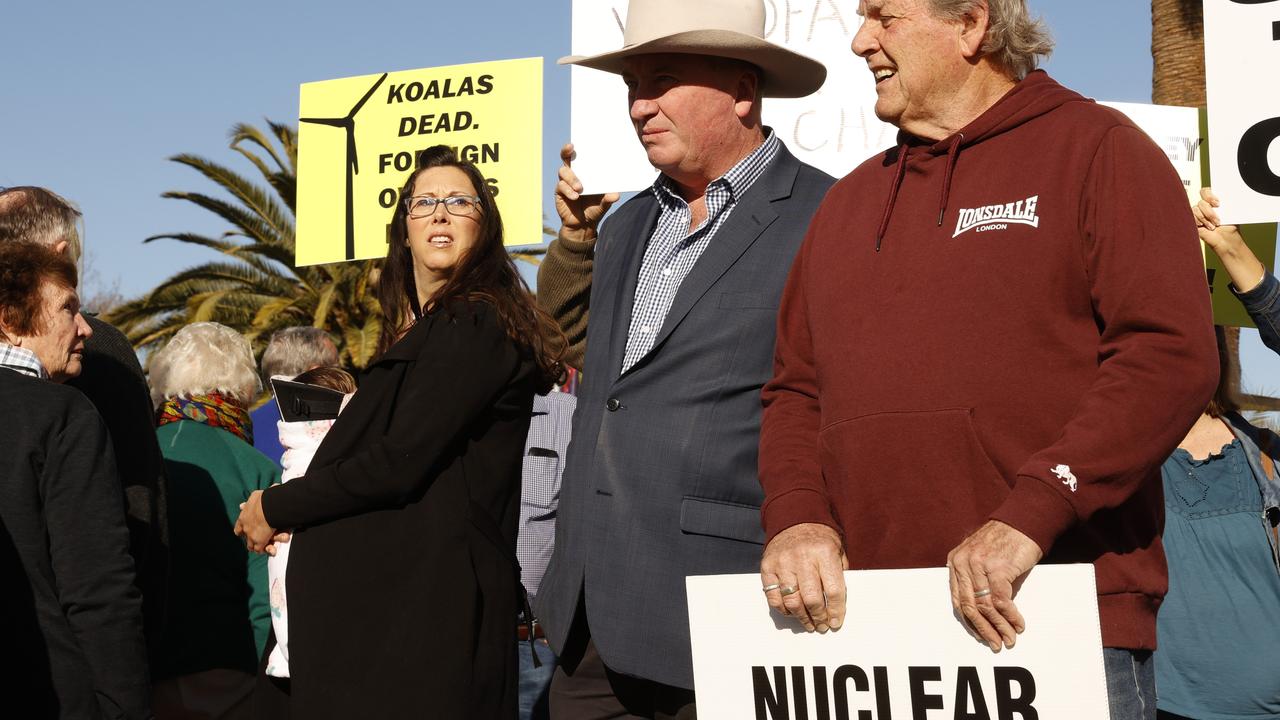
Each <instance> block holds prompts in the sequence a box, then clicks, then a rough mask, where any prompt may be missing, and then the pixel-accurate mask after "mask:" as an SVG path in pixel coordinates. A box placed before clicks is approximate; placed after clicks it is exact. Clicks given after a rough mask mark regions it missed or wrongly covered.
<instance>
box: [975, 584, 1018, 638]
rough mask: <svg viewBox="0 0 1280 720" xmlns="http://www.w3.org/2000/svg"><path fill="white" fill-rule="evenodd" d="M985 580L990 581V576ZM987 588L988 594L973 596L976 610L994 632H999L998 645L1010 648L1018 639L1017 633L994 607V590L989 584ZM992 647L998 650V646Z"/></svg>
mask: <svg viewBox="0 0 1280 720" xmlns="http://www.w3.org/2000/svg"><path fill="white" fill-rule="evenodd" d="M987 580H988V581H990V578H987ZM987 589H988V591H989V594H987V595H983V596H982V597H976V596H975V597H974V601H973V602H974V604H975V605H977V607H978V612H980V613H982V617H983V618H984V619H985V620H986V621H987V622H988V623H989V624H990V625H991V627H992V628H994V629H995V631H996V633H998V634H999V636H1000V645H1003V646H1004V647H1009V648H1011V647H1013V645H1014V643H1016V642H1017V641H1018V633H1017V632H1016V631H1015V630H1014V629H1013V626H1012V625H1010V624H1009V620H1008V619H1007V618H1006V617H1005V616H1004V614H1003V613H1001V612H1000V610H999V609H998V608H997V607H996V605H995V602H996V601H995V598H996V595H995V591H993V590H991V585H990V584H988V585H987ZM992 649H993V650H997V651H998V650H999V646H997V647H996V648H992Z"/></svg>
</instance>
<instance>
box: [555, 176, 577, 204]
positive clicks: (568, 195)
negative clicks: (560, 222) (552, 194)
mask: <svg viewBox="0 0 1280 720" xmlns="http://www.w3.org/2000/svg"><path fill="white" fill-rule="evenodd" d="M556 195H559V196H560V197H561V199H563V200H564V202H565V203H566V204H568V203H571V202H575V201H577V199H578V198H579V197H580V195H579V194H578V191H577V190H574V189H573V186H571V185H569V183H567V182H565V181H564V180H561V181H560V182H558V183H556Z"/></svg>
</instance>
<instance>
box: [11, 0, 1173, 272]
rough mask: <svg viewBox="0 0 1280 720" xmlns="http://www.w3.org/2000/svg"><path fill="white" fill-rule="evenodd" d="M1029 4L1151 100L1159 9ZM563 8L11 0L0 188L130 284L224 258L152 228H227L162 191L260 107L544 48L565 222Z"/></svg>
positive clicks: (1081, 64) (486, 1)
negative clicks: (48, 201) (71, 231)
mask: <svg viewBox="0 0 1280 720" xmlns="http://www.w3.org/2000/svg"><path fill="white" fill-rule="evenodd" d="M690 1H691V2H696V0H690ZM810 1H811V0H773V2H775V3H779V4H780V3H786V2H789V3H791V4H792V5H800V4H805V3H808V2H810ZM1030 1H1031V5H1032V8H1033V9H1034V10H1035V11H1036V12H1038V13H1041V14H1043V15H1044V17H1045V18H1046V20H1047V21H1048V22H1049V25H1050V27H1051V29H1052V30H1053V32H1054V35H1055V37H1056V39H1057V43H1058V45H1057V50H1056V52H1055V54H1054V56H1053V57H1052V58H1051V59H1050V61H1049V63H1048V65H1047V69H1048V70H1049V72H1050V73H1052V74H1053V75H1054V76H1055V77H1057V79H1058V80H1059V81H1061V82H1063V83H1064V84H1066V85H1068V86H1070V87H1072V88H1074V89H1076V90H1079V91H1080V92H1082V93H1084V94H1086V95H1089V96H1091V97H1095V98H1098V99H1102V100H1120V101H1129V102H1149V101H1150V98H1151V55H1150V46H1151V24H1150V4H1149V3H1147V2H1139V1H1136V0H1130V1H1128V2H1116V1H1115V0H1073V1H1072V2H1064V1H1063V0H1030ZM569 14H570V2H569V0H533V1H530V0H521V1H517V0H500V1H493V0H470V1H464V2H454V3H440V2H437V3H417V4H389V5H385V6H378V5H375V4H368V3H353V2H335V1H334V0H308V1H307V2H301V1H300V0H272V1H271V2H248V1H247V0H225V1H224V2H216V3H214V2H204V3H192V2H181V1H174V0H169V1H168V2H157V1H155V0H148V1H145V2H141V1H140V2H96V1H95V2H90V1H89V0H70V1H66V2H30V3H10V7H6V9H5V11H4V21H3V23H2V24H0V77H3V82H2V84H0V87H2V88H3V90H2V92H0V97H2V98H3V102H4V104H3V107H2V108H0V185H28V184H34V185H44V186H48V187H50V188H53V189H55V190H57V191H58V192H60V193H62V194H64V195H66V196H67V197H69V198H71V199H73V200H75V201H76V202H78V203H79V204H80V206H81V207H82V209H83V210H84V212H85V217H86V234H87V246H88V252H89V255H90V266H91V267H92V269H93V271H94V276H93V277H92V278H90V280H91V282H93V283H94V284H96V285H100V286H102V285H106V286H109V285H111V284H113V283H115V282H118V283H119V287H120V289H121V291H122V292H124V293H125V294H126V295H136V294H138V293H141V292H144V291H146V290H148V289H150V288H151V287H153V286H154V285H155V284H156V283H157V282H158V281H159V280H160V279H162V278H164V277H166V276H168V275H170V274H172V273H174V272H176V271H178V270H180V269H182V268H185V267H188V266H190V265H194V264H197V263H200V262H204V261H206V260H209V259H212V258H213V257H215V256H214V255H212V254H211V253H209V252H207V251H201V250H199V249H192V248H187V247H183V246H182V245H180V244H178V243H174V242H168V241H160V242H155V243H151V244H149V245H145V246H144V245H143V244H142V242H141V241H142V239H143V238H145V237H147V236H149V235H155V234H160V233H167V232H178V231H184V232H201V233H208V234H215V235H216V234H219V233H221V232H222V231H223V230H224V229H225V228H224V227H222V226H221V225H219V224H218V223H217V222H216V221H215V219H214V218H213V216H212V215H210V214H209V213H207V212H205V211H203V210H200V209H199V208H197V207H195V206H193V205H190V204H189V203H184V202H181V201H177V200H165V199H162V198H161V197H160V194H161V193H162V192H164V191H165V190H200V191H208V190H210V185H209V184H208V183H207V182H206V181H204V179H203V178H201V177H200V176H198V175H197V174H196V173H195V172H194V171H193V170H190V169H187V168H184V167H181V166H178V165H176V164H174V163H171V162H168V161H167V159H166V158H168V157H169V156H171V155H174V154H177V153H183V152H186V153H194V154H198V155H203V156H205V157H208V158H211V159H214V160H216V161H219V162H224V163H227V164H231V165H232V166H233V167H237V168H240V169H242V170H245V171H246V172H251V171H252V168H250V167H248V166H247V163H242V162H240V161H239V158H238V156H236V155H235V154H234V153H232V152H230V151H229V150H228V149H227V140H226V136H227V132H228V130H229V129H230V128H231V126H232V125H233V124H235V123H237V122H255V123H257V122H261V120H262V119H263V118H271V119H273V120H277V121H288V122H296V119H297V105H298V85H299V84H300V83H303V82H308V81H313V80H325V79H329V78H336V77H345V76H350V75H361V74H368V73H377V72H383V71H388V70H404V69H411V68H419V67H431V66H436V65H449V64H456V63H465V62H477V61H484V60H496V59H504V58H517V57H531V56H543V57H544V58H546V59H547V64H546V71H545V75H546V77H545V82H546V96H545V117H544V127H545V133H544V148H545V151H546V160H545V163H546V168H547V169H546V172H545V174H544V176H545V177H546V178H547V185H546V193H547V195H546V198H547V202H548V206H547V208H548V209H547V211H546V212H547V214H548V216H554V213H553V211H552V210H551V209H550V205H549V201H550V192H551V187H552V185H553V178H554V172H555V166H556V165H557V163H558V161H557V158H556V152H555V151H556V149H557V148H558V147H559V146H560V144H561V143H563V142H564V141H565V140H567V139H568V133H569V117H568V104H569V72H568V70H567V69H565V68H561V67H558V66H557V65H555V62H554V61H555V59H556V58H557V57H559V56H561V55H565V54H568V51H569ZM850 61H851V62H853V61H854V58H853V57H852V56H850ZM619 111H620V112H621V111H622V109H621V108H619ZM88 289H89V290H90V291H92V290H94V289H95V288H93V287H90V288H88Z"/></svg>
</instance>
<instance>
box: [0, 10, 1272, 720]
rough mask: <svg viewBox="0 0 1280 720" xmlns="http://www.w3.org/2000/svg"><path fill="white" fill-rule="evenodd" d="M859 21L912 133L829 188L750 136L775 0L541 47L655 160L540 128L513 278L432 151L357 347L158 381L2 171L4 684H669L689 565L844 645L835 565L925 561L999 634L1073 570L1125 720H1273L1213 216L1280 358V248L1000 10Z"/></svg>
mask: <svg viewBox="0 0 1280 720" xmlns="http://www.w3.org/2000/svg"><path fill="white" fill-rule="evenodd" d="M859 13H860V15H861V16H862V24H861V26H860V27H859V29H858V31H857V34H856V35H855V37H854V39H853V45H852V51H853V53H854V55H856V56H857V58H859V59H861V60H863V61H865V62H866V63H867V66H868V70H869V71H870V73H871V76H872V79H873V80H874V82H875V87H876V94H877V102H876V113H877V115H878V116H879V117H880V118H881V119H882V120H884V121H886V122H890V123H892V124H894V125H895V126H897V127H898V128H899V130H900V132H899V134H898V138H897V142H896V144H895V146H894V147H892V148H890V149H888V150H886V151H885V152H883V153H881V154H879V155H877V156H875V157H873V158H871V159H870V160H868V161H867V162H865V163H863V164H862V165H861V166H859V167H858V168H857V169H855V170H854V171H853V172H851V173H850V174H849V175H848V176H846V177H845V178H843V179H840V180H837V179H836V178H833V177H831V176H830V175H827V174H826V173H824V172H822V171H820V170H818V169H816V168H814V167H812V166H810V165H808V164H806V163H804V162H803V161H801V160H799V159H797V158H796V157H795V156H794V155H793V154H792V153H791V152H790V151H789V150H788V149H787V147H786V144H785V143H784V142H783V140H782V138H780V137H779V135H778V134H777V133H775V132H774V130H773V129H772V128H770V127H768V126H766V125H764V124H763V121H762V114H761V111H762V103H763V99H764V98H766V97H801V96H805V95H809V94H811V93H814V92H816V91H817V90H818V89H819V88H820V87H822V84H823V81H824V79H825V74H826V70H825V68H824V67H823V66H822V64H820V63H818V62H816V61H814V60H812V59H810V58H807V57H805V56H803V55H800V54H797V53H795V52H792V51H790V50H787V49H785V48H783V47H780V46H777V45H774V44H772V43H770V42H768V41H767V40H766V39H765V38H764V26H765V5H764V3H763V2H762V0H698V1H697V2H694V3H690V2H688V1H687V0H631V3H630V7H629V11H628V15H627V21H626V26H625V30H624V36H625V38H624V45H623V48H622V49H620V50H617V51H613V52H608V53H603V54H600V55H595V56H590V57H579V56H571V57H567V58H563V59H562V60H561V62H562V63H568V64H577V65H582V66H585V67H589V68H595V69H597V70H600V71H604V72H610V73H614V74H618V75H621V79H622V80H623V81H624V82H625V83H626V86H627V88H628V95H629V108H628V112H629V115H630V119H631V121H632V124H633V126H634V128H635V131H636V135H637V137H638V139H639V141H640V143H641V146H642V149H643V151H644V152H645V153H646V156H647V158H648V161H649V162H650V164H652V165H653V167H654V168H655V169H656V170H657V171H658V172H659V175H658V178H657V180H656V181H655V182H654V183H653V185H652V187H650V188H648V189H646V190H645V191H643V192H640V193H638V194H636V195H635V196H634V197H632V198H631V199H629V200H628V201H627V202H625V203H622V204H621V205H620V206H619V207H617V209H616V210H615V212H613V213H612V214H611V215H609V216H608V218H607V219H606V217H605V216H606V214H607V213H608V211H609V210H610V209H611V206H613V205H614V204H616V203H617V202H618V201H619V199H620V198H619V197H618V196H617V195H612V194H610V195H586V194H584V193H583V184H582V182H581V181H580V179H579V178H578V176H577V174H576V173H575V171H574V169H573V167H572V163H573V160H574V159H575V157H576V155H575V150H574V147H573V146H572V145H571V144H570V145H566V146H565V147H564V148H563V149H562V151H561V156H562V159H563V161H564V164H563V167H562V168H561V169H560V173H559V178H558V184H557V186H556V208H557V211H558V214H559V216H560V223H561V226H560V229H559V233H558V235H557V237H556V239H555V240H554V241H553V242H552V243H551V245H550V247H549V249H548V253H547V256H546V259H545V261H544V262H543V263H542V265H541V267H540V270H539V278H538V280H539V282H538V285H539V288H538V292H537V294H536V296H535V295H534V294H533V293H531V292H530V291H529V289H528V288H527V287H526V286H525V284H524V282H523V281H522V280H521V278H520V275H519V273H518V272H517V270H516V268H515V265H514V264H513V262H512V260H511V258H510V257H509V256H508V254H507V253H506V251H505V249H504V246H503V227H502V220H501V217H500V216H499V212H498V207H497V205H496V204H495V202H494V199H493V195H492V193H491V191H490V190H489V187H488V185H487V184H486V182H485V180H484V176H483V174H482V173H481V171H480V169H479V168H477V167H476V166H475V165H474V164H473V163H471V162H467V161H464V160H461V159H459V158H458V157H457V155H456V154H455V153H454V152H453V151H452V150H450V149H449V148H448V147H445V146H435V147H432V148H429V149H427V150H425V151H424V152H423V153H421V155H420V156H419V159H418V164H417V167H416V169H415V170H414V171H413V172H412V174H411V175H410V176H409V177H408V179H407V181H406V182H405V184H404V186H403V188H401V190H400V202H399V203H397V205H396V206H395V209H394V213H393V215H392V217H391V219H390V232H389V236H388V249H387V255H386V257H385V259H384V260H383V261H382V265H381V272H380V279H379V286H378V300H379V304H380V307H381V320H382V336H381V339H380V343H379V348H378V353H377V357H376V359H375V360H374V362H372V363H371V364H370V366H369V367H368V368H367V369H365V371H364V372H362V373H361V374H360V375H359V376H358V377H356V376H354V375H352V374H351V373H349V372H347V370H345V369H343V368H341V367H339V364H340V363H339V354H338V351H337V346H336V345H335V344H334V342H333V339H332V338H330V337H329V336H328V335H327V334H326V333H324V332H323V331H321V330H318V329H315V328H308V327H298V328H290V329H287V330H282V331H279V332H277V333H276V334H275V335H274V336H273V337H272V338H271V339H270V342H269V343H268V345H267V347H266V349H265V351H264V352H263V354H262V356H261V360H260V362H259V361H255V358H254V353H253V351H252V348H251V346H250V344H249V342H248V341H247V340H246V339H245V338H244V337H243V336H242V335H241V334H239V333H238V332H236V331H234V330H232V329H230V328H227V327H224V326H222V325H219V324H217V323H210V322H200V323H194V324H191V325H189V326H187V327H185V328H183V329H181V330H180V331H179V332H177V333H176V334H175V335H173V337H172V338H170V339H169V340H168V342H167V344H166V345H165V346H164V348H163V349H162V350H160V351H159V352H157V353H155V354H153V355H152V356H151V357H149V358H148V359H147V367H146V369H145V372H144V369H143V367H142V366H141V364H140V363H139V362H138V358H137V356H136V355H135V354H134V352H133V350H132V348H131V347H130V346H129V344H128V342H127V340H126V339H125V337H124V336H123V335H122V334H121V333H120V332H119V331H118V330H116V329H115V328H113V327H111V326H110V325H109V324H107V323H105V322H103V321H102V320H100V319H98V318H96V317H94V316H92V315H89V314H84V313H82V312H81V309H80V303H79V297H78V294H77V286H78V276H77V261H78V257H79V254H80V242H79V234H78V231H77V225H78V220H79V213H78V211H77V210H76V209H75V206H74V205H73V204H72V203H71V202H69V201H67V200H66V199H64V198H62V197H60V196H58V195H57V194H55V193H54V192H52V191H50V190H47V189H43V188H37V187H14V188H8V189H4V190H0V398H2V399H3V403H4V405H3V407H4V408H5V409H6V410H7V412H5V413H3V414H2V415H0V449H2V450H3V452H0V458H3V459H0V530H3V532H0V572H3V573H4V575H3V577H4V579H5V583H6V592H5V593H3V601H2V602H3V604H4V605H3V608H4V610H5V612H4V613H3V617H4V618H5V620H4V622H5V623H6V625H5V636H6V637H7V638H10V640H11V642H10V644H9V646H8V647H9V652H8V653H7V654H8V656H9V657H10V663H9V665H8V666H7V667H6V672H5V673H4V674H3V675H2V676H0V677H3V680H2V681H0V683H2V686H3V687H4V688H5V690H6V691H7V693H8V696H9V697H10V698H20V700H18V701H17V702H18V705H19V706H21V707H23V708H29V710H24V712H25V713H27V715H26V716H30V717H51V718H52V717H57V718H97V717H102V718H148V717H156V718H160V719H161V720H163V719H165V718H174V719H187V718H193V719H194V718H249V717H256V718H272V719H273V720H275V719H278V718H282V717H283V718H287V717H296V718H351V717H378V718H401V717H439V718H495V719H496V718H516V717H520V718H522V720H526V719H531V718H534V719H543V718H556V719H557V720H569V719H572V720H577V719H580V718H582V719H594V718H600V719H604V718H632V717H638V718H650V719H656V718H694V717H696V714H697V698H696V696H695V693H694V683H693V666H692V657H691V651H690V628H689V618H688V612H687V604H686V600H685V593H684V582H685V578H686V577H688V576H691V575H701V574H724V573H758V574H759V577H760V581H761V591H762V592H761V597H759V598H758V602H759V607H760V611H761V612H762V613H763V612H769V611H770V609H772V611H774V612H777V613H780V614H781V615H783V616H788V617H790V618H792V619H793V621H794V622H796V623H798V624H800V625H802V626H803V627H804V628H805V629H806V630H808V631H811V632H815V633H830V632H838V631H839V629H840V628H841V626H842V625H844V624H845V623H846V622H847V621H848V617H849V616H853V617H857V616H858V615H859V612H860V610H859V604H860V602H862V600H861V599H859V598H856V597H850V596H849V593H848V591H847V588H846V587H845V584H844V577H843V574H842V571H843V570H846V569H876V568H915V567H940V566H943V565H945V566H946V567H947V568H948V569H949V577H950V598H951V603H952V605H953V607H954V609H955V611H956V616H957V619H958V621H959V622H960V623H961V624H962V625H963V627H964V628H965V629H966V630H967V631H968V632H969V633H970V634H972V636H973V637H974V638H975V640H976V641H977V642H980V643H983V644H985V645H986V646H988V647H989V648H990V649H991V651H993V652H1001V651H1002V650H1006V649H1008V648H1013V647H1014V646H1015V645H1016V643H1017V641H1018V636H1019V635H1020V634H1022V633H1023V632H1035V630H1034V627H1035V626H1036V625H1037V624H1038V623H1047V622H1050V621H1051V619H1050V618H1043V617H1035V616H1031V617H1024V616H1023V614H1022V613H1021V612H1020V610H1019V608H1018V605H1017V602H1016V588H1017V587H1018V585H1019V583H1020V581H1021V579H1022V578H1024V577H1025V576H1026V574H1027V573H1028V572H1030V571H1031V569H1032V568H1033V567H1035V566H1036V565H1038V564H1043V563H1079V562H1087V563H1092V564H1093V565H1094V567H1095V570H1096V575H1097V591H1098V606H1099V613H1100V617H1101V626H1102V642H1103V646H1104V653H1103V661H1104V665H1105V672H1106V680H1107V691H1108V699H1109V703H1110V714H1111V718H1112V720H1131V719H1133V720H1154V719H1155V718H1157V717H1159V718H1168V719H1169V720H1179V719H1185V718H1194V719H1196V720H1239V719H1242V718H1264V717H1280V674H1277V673H1276V672H1275V670H1274V665H1275V663H1274V662H1272V661H1271V660H1272V659H1273V658H1274V652H1273V650H1272V647H1273V646H1274V644H1275V632H1274V630H1273V629H1272V627H1273V626H1272V623H1273V622H1274V620H1275V618H1276V617H1280V532H1278V529H1277V528H1278V527H1280V478H1278V476H1277V470H1276V462H1277V461H1280V436H1277V435H1276V434H1275V433H1274V432H1272V431H1270V430H1267V429H1264V428H1261V427H1257V426H1255V425H1252V424H1250V423H1249V422H1248V421H1247V420H1246V419H1245V418H1244V417H1243V416H1242V415H1241V414H1240V412H1239V406H1238V404H1237V403H1238V401H1237V398H1236V397H1235V395H1234V394H1233V392H1232V390H1231V388H1230V387H1229V380H1230V377H1231V374H1232V373H1231V368H1230V367H1229V363H1228V358H1229V353H1228V351H1227V347H1226V345H1227V343H1226V341H1225V339H1226V333H1225V331H1224V329H1223V328H1221V327H1217V328H1215V326H1214V325H1213V320H1212V317H1211V312H1210V304H1209V295H1208V288H1207V284H1206V277H1205V270H1204V263H1203V258H1202V256H1201V253H1200V249H1199V247H1198V243H1197V242H1196V236H1197V233H1198V235H1199V239H1200V240H1202V241H1203V242H1204V244H1205V245H1207V246H1208V247H1209V248H1210V249H1211V250H1212V251H1213V252H1214V253H1216V254H1217V256H1218V257H1219V258H1220V259H1221V261H1222V263H1223V265H1224V267H1225V268H1226V270H1227V272H1228V274H1229V275H1230V278H1231V285H1230V286H1229V287H1230V290H1231V292H1233V293H1235V294H1236V295H1237V296H1238V298H1239V299H1240V301H1241V302H1242V303H1243V304H1244V307H1245V308H1246V310H1248V312H1249V314H1250V316H1251V317H1252V318H1253V320H1254V322H1255V323H1256V324H1257V326H1258V329H1259V331H1260V333H1261V337H1262V339H1263V342H1264V343H1265V344H1266V345H1267V346H1268V347H1269V348H1271V349H1272V350H1274V351H1276V352H1278V353H1280V281H1278V280H1277V278H1276V277H1275V276H1274V275H1273V274H1272V273H1271V272H1269V271H1268V270H1267V268H1266V267H1265V266H1264V265H1263V263H1262V262H1260V261H1259V260H1258V258H1257V257H1256V256H1255V255H1254V254H1253V253H1252V252H1251V251H1250V249H1249V247H1248V245H1246V244H1245V243H1244V241H1243V239H1242V237H1241V235H1240V233H1239V231H1238V229H1237V228H1235V227H1232V226H1223V225H1221V223H1220V218H1219V217H1218V214H1217V210H1216V208H1217V206H1218V198H1217V197H1216V196H1215V195H1214V194H1213V193H1212V191H1211V190H1205V191H1204V193H1203V194H1202V200H1201V201H1200V202H1199V203H1198V204H1197V205H1195V206H1194V207H1188V203H1187V201H1186V195H1185V192H1184V190H1183V186H1182V183H1181V182H1180V181H1179V179H1178V178H1177V176H1176V174H1175V173H1174V171H1173V169H1172V167H1171V166H1170V164H1169V162H1168V160H1167V159H1166V158H1165V156H1164V154H1163V153H1162V152H1161V151H1160V150H1159V148H1158V147H1157V146H1156V145H1155V144H1154V143H1153V142H1152V141H1151V140H1150V139H1149V138H1148V137H1147V136H1146V135H1145V134H1143V132H1142V131H1141V130H1139V129H1138V128H1137V127H1136V126H1135V125H1134V124H1133V123H1132V122H1131V121H1130V120H1129V119H1128V118H1126V117H1125V116H1123V115H1122V114H1121V113H1119V112H1117V111H1115V110H1111V109H1108V108H1104V107H1102V106H1099V105H1097V104H1095V103H1094V102H1092V101H1091V100H1088V99H1087V98H1085V97H1083V96H1081V95H1079V94H1078V93H1076V92H1073V91H1071V90H1069V89H1067V88H1065V87H1063V86H1062V85H1060V84H1058V83H1057V82H1055V81H1054V80H1053V79H1052V78H1050V77H1049V76H1048V75H1047V74H1046V73H1044V72H1043V71H1041V70H1037V69H1036V68H1037V66H1038V64H1039V62H1040V60H1041V59H1042V58H1043V57H1044V56H1046V55H1047V54H1048V53H1049V52H1050V51H1051V49H1052V42H1051V41H1050V39H1049V35H1048V32H1047V29H1046V28H1045V27H1043V25H1042V24H1041V22H1039V21H1037V20H1035V19H1033V18H1032V17H1031V16H1030V15H1029V13H1028V10H1027V7H1026V4H1025V0H862V2H860V3H859ZM619 152H624V150H622V149H619ZM569 373H580V377H581V382H580V383H578V387H577V390H576V394H570V393H567V392H560V391H555V390H556V389H555V386H556V385H558V384H560V383H563V382H564V381H565V379H566V377H567V376H568V374H569ZM300 388H301V389H302V390H299V389H300ZM299 393H302V394H299ZM940 592H944V591H943V590H941V589H940ZM884 600H885V599H883V598H881V599H877V601H884ZM889 600H890V601H892V599H889Z"/></svg>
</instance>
